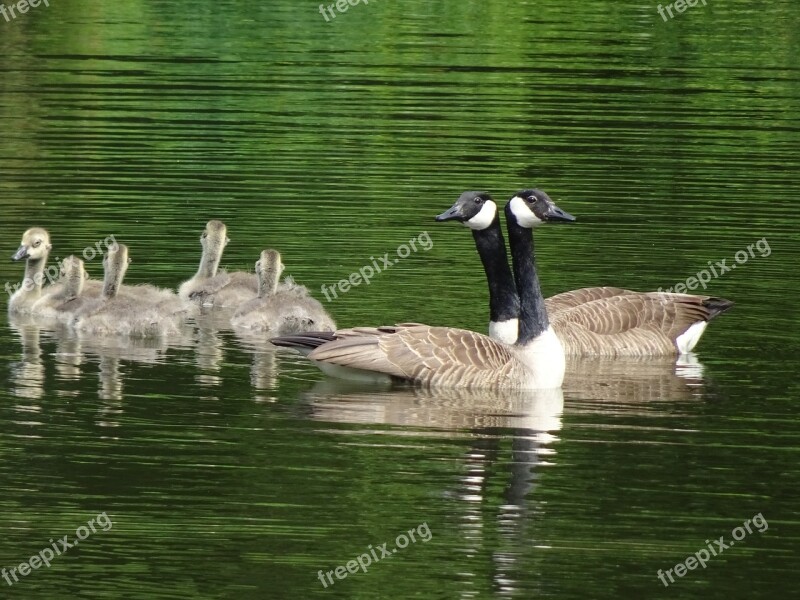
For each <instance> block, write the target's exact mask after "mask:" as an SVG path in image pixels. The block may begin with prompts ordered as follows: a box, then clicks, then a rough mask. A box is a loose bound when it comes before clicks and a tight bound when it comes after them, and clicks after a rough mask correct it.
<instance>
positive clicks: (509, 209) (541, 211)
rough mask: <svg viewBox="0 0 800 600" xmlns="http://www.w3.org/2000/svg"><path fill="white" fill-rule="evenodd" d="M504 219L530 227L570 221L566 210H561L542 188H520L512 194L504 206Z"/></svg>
mask: <svg viewBox="0 0 800 600" xmlns="http://www.w3.org/2000/svg"><path fill="white" fill-rule="evenodd" d="M505 212H506V219H507V220H508V222H509V223H512V222H514V223H516V224H517V225H519V226H520V227H525V228H527V229H531V228H533V227H536V226H537V225H541V224H542V223H559V222H572V221H574V220H575V217H573V216H572V215H571V214H569V213H568V212H566V211H564V210H561V209H560V208H558V206H556V203H555V202H553V201H552V200H551V199H550V196H548V195H547V194H546V193H544V192H543V191H542V190H535V189H530V190H522V191H520V192H517V193H516V194H514V196H513V197H512V198H511V200H509V201H508V204H506V208H505Z"/></svg>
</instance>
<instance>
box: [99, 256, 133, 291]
mask: <svg viewBox="0 0 800 600" xmlns="http://www.w3.org/2000/svg"><path fill="white" fill-rule="evenodd" d="M130 263H131V259H130V258H128V247H127V246H126V245H125V244H114V245H113V246H111V247H110V248H109V249H108V252H106V255H105V256H104V257H103V272H104V277H103V297H104V298H113V297H114V296H116V295H117V292H119V288H120V287H121V286H122V280H123V279H124V278H125V272H126V271H127V270H128V265H129V264H130Z"/></svg>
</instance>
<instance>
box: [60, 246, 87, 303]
mask: <svg viewBox="0 0 800 600" xmlns="http://www.w3.org/2000/svg"><path fill="white" fill-rule="evenodd" d="M60 274H61V280H62V281H63V283H64V292H65V293H66V295H67V296H68V297H70V298H76V297H78V296H80V295H81V292H82V291H83V282H84V281H85V280H86V279H87V278H88V277H89V275H88V274H87V273H86V268H85V267H84V264H83V261H82V260H81V259H80V258H77V257H75V256H72V255H70V256H68V257H67V258H65V259H64V260H63V261H62V262H61V268H60Z"/></svg>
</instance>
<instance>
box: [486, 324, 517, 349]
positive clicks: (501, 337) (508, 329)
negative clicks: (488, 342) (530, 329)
mask: <svg viewBox="0 0 800 600" xmlns="http://www.w3.org/2000/svg"><path fill="white" fill-rule="evenodd" d="M518 335H519V319H508V320H506V321H490V322H489V337H490V338H492V339H493V340H497V341H498V342H503V343H504V344H509V345H510V344H515V343H516V341H517V336H518Z"/></svg>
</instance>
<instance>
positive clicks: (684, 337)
mask: <svg viewBox="0 0 800 600" xmlns="http://www.w3.org/2000/svg"><path fill="white" fill-rule="evenodd" d="M478 195H481V196H483V197H484V199H485V198H488V197H489V196H488V194H485V193H483V192H465V194H463V195H462V198H461V199H460V200H459V202H458V203H456V205H454V206H453V208H452V209H451V210H450V211H448V213H445V214H444V215H442V217H443V218H440V220H450V219H457V220H459V221H461V222H462V223H464V224H465V225H466V226H468V227H470V228H472V229H473V236H474V237H475V238H476V246H477V248H478V253H479V255H480V257H481V261H482V262H483V264H484V269H485V270H486V271H487V279H488V278H489V276H490V275H489V274H490V273H491V276H492V277H493V278H494V279H495V281H494V282H492V281H490V284H489V291H490V298H491V297H492V296H496V295H499V294H504V295H506V296H508V295H509V294H510V292H509V291H508V289H509V282H510V279H511V277H510V274H509V271H508V266H507V263H506V265H505V267H504V266H503V264H502V263H505V258H504V257H505V248H504V247H503V244H502V233H500V232H499V230H500V224H499V222H498V221H496V220H494V221H493V222H490V223H489V224H488V225H486V223H485V220H484V221H481V219H479V218H477V214H478V212H479V210H478V208H477V207H476V205H475V204H474V202H472V200H473V198H474V197H475V196H478ZM536 202H545V203H546V202H551V200H550V199H549V197H548V196H547V194H545V193H544V192H542V191H541V190H523V191H521V192H519V193H518V194H516V195H515V196H514V197H513V198H512V199H511V201H509V203H508V204H507V205H506V214H507V218H509V219H511V218H515V217H514V214H513V212H514V211H513V208H514V207H516V209H517V212H518V213H519V215H521V216H520V217H518V218H516V220H517V221H518V222H519V223H520V224H521V225H522V226H524V227H533V226H535V225H537V224H538V223H539V222H538V221H537V220H536V217H535V215H534V216H533V217H530V211H529V210H528V209H527V208H526V207H528V206H529V205H530V204H532V203H536ZM509 213H511V217H508V215H509ZM476 223H480V224H481V226H483V227H484V228H483V229H479V228H476V227H475V224H476ZM479 240H480V243H479ZM510 241H511V243H512V252H513V247H514V241H513V240H510ZM499 257H502V260H501V259H500V258H499ZM519 259H520V260H524V259H525V257H524V255H520V257H519ZM494 302H495V303H501V302H505V303H507V304H509V305H510V302H511V301H510V300H505V301H504V300H502V299H495V300H494ZM732 305H733V303H732V302H730V301H728V300H724V299H721V298H712V297H709V296H695V295H690V294H669V293H663V292H634V291H631V290H625V289H622V288H616V287H595V288H583V289H578V290H572V291H570V292H564V293H561V294H558V295H556V296H552V297H550V298H547V299H546V300H545V306H546V309H547V313H548V315H549V318H550V321H551V323H552V326H553V329H554V331H555V332H556V335H558V337H559V338H560V339H561V341H562V343H563V344H564V348H565V352H566V353H567V355H572V356H654V355H656V356H657V355H674V354H676V353H680V354H682V353H686V352H690V351H691V350H692V349H693V348H694V346H695V345H696V344H697V341H698V340H699V338H700V335H701V334H702V333H703V330H704V329H705V326H706V324H707V322H708V321H709V320H711V319H712V318H714V317H715V316H716V315H718V314H720V313H722V312H724V311H725V310H727V309H728V308H730V307H731V306H732ZM511 313H512V315H513V310H512V311H511ZM509 330H510V328H509V329H507V330H506V333H508V332H509ZM490 331H491V329H490Z"/></svg>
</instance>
